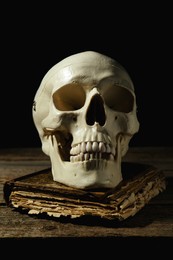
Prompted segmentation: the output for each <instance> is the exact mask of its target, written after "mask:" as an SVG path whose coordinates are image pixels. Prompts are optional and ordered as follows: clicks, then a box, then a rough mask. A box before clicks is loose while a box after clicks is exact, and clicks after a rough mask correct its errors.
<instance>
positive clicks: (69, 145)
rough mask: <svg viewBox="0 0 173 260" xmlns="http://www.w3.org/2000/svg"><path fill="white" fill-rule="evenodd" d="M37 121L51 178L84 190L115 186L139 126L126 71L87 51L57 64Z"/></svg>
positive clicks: (44, 85) (45, 83)
mask: <svg viewBox="0 0 173 260" xmlns="http://www.w3.org/2000/svg"><path fill="white" fill-rule="evenodd" d="M34 103H35V106H34V109H33V120H34V123H35V126H36V128H37V130H38V133H39V136H40V139H41V143H42V150H43V152H44V153H45V154H47V155H48V156H49V157H50V160H51V169H52V176H53V180H54V181H57V182H60V183H63V184H65V185H68V186H71V187H75V188H81V189H91V188H113V187H116V186H117V185H118V184H119V183H120V182H121V180H122V173H121V162H122V157H123V156H124V155H125V154H126V152H127V150H128V147H129V141H130V140H131V138H132V137H133V135H134V134H135V133H136V132H138V130H139V122H138V119H137V115H136V96H135V92H134V86H133V83H132V81H131V79H130V77H129V75H128V73H127V72H126V70H125V69H124V68H123V67H122V66H121V65H120V64H119V63H118V62H117V61H115V60H113V59H112V58H110V57H108V56H105V55H103V54H100V53H97V52H93V51H85V52H81V53H78V54H74V55H71V56H69V57H67V58H65V59H64V60H62V61H60V62H59V63H57V64H56V65H54V66H53V67H52V68H51V69H50V70H49V71H48V72H47V73H46V75H45V76H44V78H43V80H42V81H41V84H40V86H39V88H38V90H37V92H36V95H35V99H34Z"/></svg>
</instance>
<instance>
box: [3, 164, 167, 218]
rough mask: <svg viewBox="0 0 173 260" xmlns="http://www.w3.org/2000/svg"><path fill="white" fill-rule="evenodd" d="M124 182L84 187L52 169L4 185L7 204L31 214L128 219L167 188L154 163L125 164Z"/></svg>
mask: <svg viewBox="0 0 173 260" xmlns="http://www.w3.org/2000/svg"><path fill="white" fill-rule="evenodd" d="M122 174H123V181H122V182H121V183H120V184H119V185H118V186H117V187H115V188H114V189H103V190H100V189H97V190H82V189H76V188H72V187H70V186H66V185H64V184H60V183H58V182H55V181H53V178H52V173H51V168H48V169H45V170H42V171H38V172H34V173H31V174H28V175H25V176H23V177H19V178H15V179H12V180H10V181H7V182H6V183H5V184H4V199H5V201H6V204H7V206H9V207H12V208H16V209H20V210H21V209H22V210H26V211H27V213H28V214H37V215H38V214H47V215H48V216H53V217H56V218H57V217H61V216H63V217H70V218H79V217H82V216H96V217H100V218H102V219H108V220H113V219H118V220H124V219H127V218H128V217H130V216H134V215H135V214H136V213H137V212H138V211H139V210H140V209H142V208H143V207H144V206H145V205H146V204H147V203H148V202H149V201H150V200H151V199H152V198H154V197H155V196H157V195H158V194H159V193H160V192H162V191H164V190H165V189H166V181H165V176H164V174H163V172H162V171H159V170H158V169H156V168H155V167H153V166H151V165H145V164H137V163H122Z"/></svg>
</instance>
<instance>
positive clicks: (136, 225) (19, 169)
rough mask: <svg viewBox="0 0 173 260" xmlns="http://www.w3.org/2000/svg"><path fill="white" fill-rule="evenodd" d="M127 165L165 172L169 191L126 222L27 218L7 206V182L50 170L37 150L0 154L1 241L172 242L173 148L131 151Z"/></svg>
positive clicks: (127, 156) (41, 217)
mask: <svg viewBox="0 0 173 260" xmlns="http://www.w3.org/2000/svg"><path fill="white" fill-rule="evenodd" d="M124 161H127V162H140V163H147V164H151V165H153V166H156V167H157V168H158V169H161V170H163V172H164V174H165V176H166V181H167V188H166V190H165V191H164V192H163V193H161V194H159V195H158V196H156V197H155V198H153V199H152V200H151V201H150V202H149V203H148V204H147V205H146V206H145V207H144V208H143V209H141V210H140V211H139V212H138V213H137V214H136V215H135V216H133V217H132V218H128V219H126V220H124V221H123V222H119V221H113V222H112V221H111V223H110V221H106V220H103V219H100V218H97V217H95V218H91V217H89V216H84V217H83V218H81V219H67V218H63V217H61V218H58V219H54V218H52V217H50V216H44V215H43V216H37V215H28V214H27V213H25V212H18V211H17V210H16V209H12V208H9V207H7V206H6V203H5V201H4V197H3V187H4V183H5V182H6V181H9V180H11V179H13V178H16V177H20V176H24V175H27V174H29V173H32V172H33V171H37V170H42V169H45V168H47V167H49V166H50V163H49V159H48V158H47V157H46V156H45V155H44V154H42V151H41V150H40V149H39V148H38V149H37V148H34V149H32V148H26V149H10V150H0V239H7V238H12V239H14V238H21V239H24V238H67V237H68V238H71V237H74V238H86V237H90V238H100V237H103V238H112V237H113V238H132V237H133V238H173V148H171V147H168V148H166V147H141V148H140V147H139V148H131V149H129V152H128V154H127V155H126V156H125V158H124Z"/></svg>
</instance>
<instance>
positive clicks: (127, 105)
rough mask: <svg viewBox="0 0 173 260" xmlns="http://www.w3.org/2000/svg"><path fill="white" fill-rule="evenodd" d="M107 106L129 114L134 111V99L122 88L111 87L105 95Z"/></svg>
mask: <svg viewBox="0 0 173 260" xmlns="http://www.w3.org/2000/svg"><path fill="white" fill-rule="evenodd" d="M103 97H104V100H105V103H106V105H107V106H108V107H109V108H111V109H113V110H115V111H118V112H123V113H129V112H130V111H132V110H133V104H134V97H133V95H132V94H131V92H130V91H128V90H127V89H125V88H123V87H120V86H117V85H116V86H115V85H114V86H110V87H108V89H107V90H106V91H105V92H104V93H103Z"/></svg>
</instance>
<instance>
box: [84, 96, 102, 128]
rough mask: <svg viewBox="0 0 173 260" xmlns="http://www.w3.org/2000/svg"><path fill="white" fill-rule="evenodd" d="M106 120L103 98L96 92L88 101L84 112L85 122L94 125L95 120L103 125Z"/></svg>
mask: <svg viewBox="0 0 173 260" xmlns="http://www.w3.org/2000/svg"><path fill="white" fill-rule="evenodd" d="M105 121H106V115H105V110H104V105H103V100H102V98H101V96H100V95H98V94H96V95H95V96H94V97H93V98H92V99H91V102H90V105H89V107H88V111H87V114H86V122H87V124H88V125H94V124H95V123H96V122H97V123H99V125H101V126H103V125H104V124H105Z"/></svg>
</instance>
